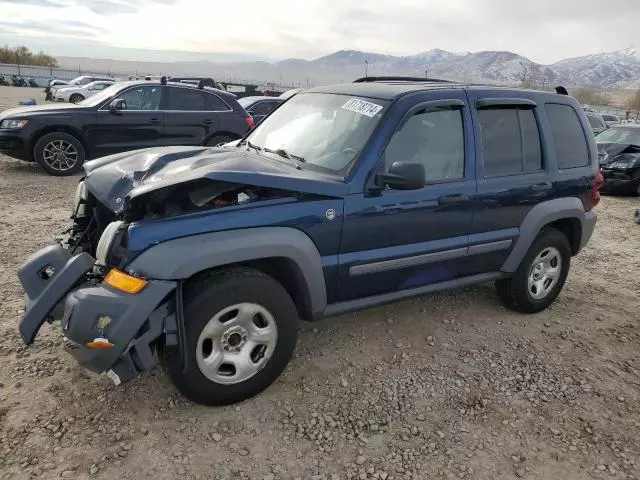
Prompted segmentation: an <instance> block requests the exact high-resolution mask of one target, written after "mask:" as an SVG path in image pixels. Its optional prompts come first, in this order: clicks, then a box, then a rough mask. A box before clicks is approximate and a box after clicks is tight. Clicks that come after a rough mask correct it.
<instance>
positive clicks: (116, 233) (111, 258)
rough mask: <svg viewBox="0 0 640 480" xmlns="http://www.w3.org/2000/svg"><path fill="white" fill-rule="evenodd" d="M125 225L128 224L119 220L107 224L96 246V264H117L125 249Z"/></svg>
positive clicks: (105, 265) (113, 265)
mask: <svg viewBox="0 0 640 480" xmlns="http://www.w3.org/2000/svg"><path fill="white" fill-rule="evenodd" d="M127 227H128V225H127V224H126V223H124V222H123V221H120V220H119V221H117V222H111V223H110V224H109V225H107V227H106V228H105V229H104V231H103V232H102V235H101V236H100V240H99V241H98V246H97V247H96V266H98V267H115V266H119V264H120V260H121V259H122V257H123V255H124V253H125V252H126V250H127Z"/></svg>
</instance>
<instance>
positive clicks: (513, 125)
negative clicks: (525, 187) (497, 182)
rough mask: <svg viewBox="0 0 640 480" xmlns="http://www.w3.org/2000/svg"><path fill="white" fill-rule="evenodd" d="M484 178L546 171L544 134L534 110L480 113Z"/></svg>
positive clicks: (521, 109) (503, 109)
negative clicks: (541, 136) (543, 149)
mask: <svg viewBox="0 0 640 480" xmlns="http://www.w3.org/2000/svg"><path fill="white" fill-rule="evenodd" d="M478 118H479V121H480V130H481V137H482V150H483V152H484V176H485V178H487V177H502V176H506V175H517V174H522V173H528V172H536V171H539V170H541V169H542V150H541V147H540V133H539V130H538V123H537V122H536V118H535V113H534V111H533V109H531V108H517V107H508V108H486V109H480V110H478Z"/></svg>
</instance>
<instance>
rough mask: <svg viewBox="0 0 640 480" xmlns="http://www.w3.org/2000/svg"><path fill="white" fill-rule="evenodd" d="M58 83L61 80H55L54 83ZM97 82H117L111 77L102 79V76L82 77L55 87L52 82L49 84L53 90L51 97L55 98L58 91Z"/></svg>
mask: <svg viewBox="0 0 640 480" xmlns="http://www.w3.org/2000/svg"><path fill="white" fill-rule="evenodd" d="M58 81H59V80H54V82H58ZM97 81H105V82H109V81H115V80H114V79H113V78H111V77H106V76H105V77H102V76H95V75H80V76H79V77H76V78H74V79H73V80H69V81H68V82H64V85H53V82H51V83H50V84H49V87H50V88H51V95H52V96H55V93H56V91H57V90H60V89H61V88H66V87H81V86H83V85H88V84H90V83H91V82H97Z"/></svg>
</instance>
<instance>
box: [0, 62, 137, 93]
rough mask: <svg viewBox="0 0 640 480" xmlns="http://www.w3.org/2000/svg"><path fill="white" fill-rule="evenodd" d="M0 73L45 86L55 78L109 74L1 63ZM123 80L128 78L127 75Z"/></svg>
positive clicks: (7, 77) (6, 78)
mask: <svg viewBox="0 0 640 480" xmlns="http://www.w3.org/2000/svg"><path fill="white" fill-rule="evenodd" d="M0 75H3V76H4V77H5V80H9V78H10V77H11V76H12V75H17V76H19V77H22V78H24V79H28V78H33V79H34V80H35V81H36V82H37V83H38V85H40V86H42V87H45V86H47V85H48V84H49V80H52V79H54V78H57V79H60V80H72V79H74V78H76V77H79V76H80V75H96V76H109V74H108V73H104V72H91V71H84V70H82V69H80V68H78V69H77V70H67V69H63V68H49V67H36V66H33V65H15V64H6V63H0ZM122 79H123V80H126V79H127V76H126V75H125V76H124V78H122Z"/></svg>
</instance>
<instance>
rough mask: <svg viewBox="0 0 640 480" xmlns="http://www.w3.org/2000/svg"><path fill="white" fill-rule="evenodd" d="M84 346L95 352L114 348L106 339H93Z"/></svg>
mask: <svg viewBox="0 0 640 480" xmlns="http://www.w3.org/2000/svg"><path fill="white" fill-rule="evenodd" d="M85 345H86V346H87V347H89V348H93V349H95V350H102V349H105V348H111V347H115V345H114V344H113V343H111V342H110V341H109V340H107V339H106V338H94V339H93V341H92V342H87V343H86V344H85Z"/></svg>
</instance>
